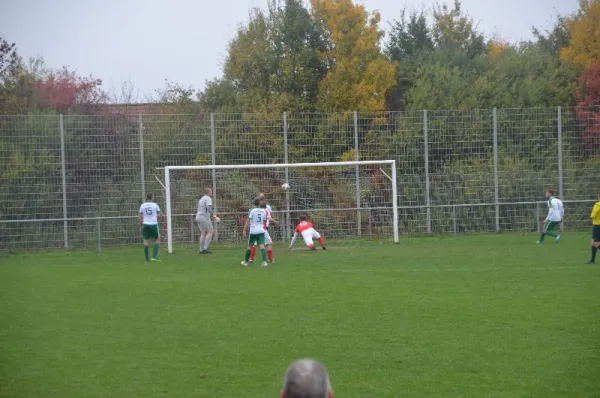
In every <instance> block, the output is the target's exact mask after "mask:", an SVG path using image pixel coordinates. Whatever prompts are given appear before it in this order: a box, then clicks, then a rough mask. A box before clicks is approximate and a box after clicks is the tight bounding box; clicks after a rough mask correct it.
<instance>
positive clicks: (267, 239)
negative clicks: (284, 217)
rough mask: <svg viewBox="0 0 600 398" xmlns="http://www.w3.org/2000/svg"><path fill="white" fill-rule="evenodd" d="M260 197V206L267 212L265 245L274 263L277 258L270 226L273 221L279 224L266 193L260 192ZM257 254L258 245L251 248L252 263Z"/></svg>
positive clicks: (268, 256) (268, 255)
mask: <svg viewBox="0 0 600 398" xmlns="http://www.w3.org/2000/svg"><path fill="white" fill-rule="evenodd" d="M258 198H259V199H260V201H261V204H260V207H262V208H264V209H265V210H266V212H267V219H266V220H265V246H266V248H267V258H268V259H269V262H271V263H272V262H274V261H275V259H274V258H273V239H271V234H269V226H270V225H271V222H273V223H274V224H277V222H276V221H275V220H274V219H273V210H272V209H271V206H269V205H268V204H267V199H266V197H265V194H264V193H262V192H261V193H259V194H258ZM255 255H256V245H254V246H252V249H251V250H250V262H251V263H253V262H254V256H255Z"/></svg>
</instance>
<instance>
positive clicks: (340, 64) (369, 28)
mask: <svg viewBox="0 0 600 398" xmlns="http://www.w3.org/2000/svg"><path fill="white" fill-rule="evenodd" d="M311 5H312V8H313V15H314V17H315V19H316V20H317V21H318V23H319V25H320V26H321V27H322V28H323V31H324V37H325V39H326V41H327V50H326V51H322V52H321V55H322V57H323V59H324V60H325V62H326V64H327V68H328V72H327V75H326V76H325V77H324V78H323V80H322V81H321V83H320V86H319V101H318V103H319V108H320V109H321V110H324V111H348V110H352V109H354V110H370V111H376V110H381V109H383V108H384V104H385V95H386V94H387V92H388V90H389V89H390V88H392V87H393V85H394V82H395V77H394V65H393V64H392V63H391V62H389V61H388V60H387V59H386V58H385V57H384V56H383V54H382V52H381V50H380V47H379V42H380V40H381V38H382V36H383V31H382V30H380V29H379V22H380V19H381V17H380V15H379V13H378V12H374V13H372V14H371V15H369V13H368V12H367V11H366V10H365V8H364V6H362V5H357V4H354V3H353V2H352V1H351V0H311Z"/></svg>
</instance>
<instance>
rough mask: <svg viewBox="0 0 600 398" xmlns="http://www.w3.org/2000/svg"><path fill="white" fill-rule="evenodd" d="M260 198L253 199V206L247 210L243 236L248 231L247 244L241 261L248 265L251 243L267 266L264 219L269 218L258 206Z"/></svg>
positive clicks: (264, 265) (263, 264) (263, 263)
mask: <svg viewBox="0 0 600 398" xmlns="http://www.w3.org/2000/svg"><path fill="white" fill-rule="evenodd" d="M260 204H261V200H260V199H259V198H256V199H254V208H253V209H251V210H250V211H249V212H248V219H247V220H246V225H244V238H245V237H246V234H248V232H249V237H248V246H247V247H246V256H245V258H244V261H242V265H243V266H247V265H248V260H249V259H250V252H251V249H252V245H254V244H257V245H258V248H259V249H260V253H261V255H262V260H263V261H262V266H263V267H266V266H267V251H266V249H265V220H268V219H270V217H268V216H267V212H266V210H265V209H264V208H261V207H260Z"/></svg>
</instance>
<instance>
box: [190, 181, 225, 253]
mask: <svg viewBox="0 0 600 398" xmlns="http://www.w3.org/2000/svg"><path fill="white" fill-rule="evenodd" d="M211 217H212V219H213V220H215V222H219V221H221V219H220V218H219V217H217V215H216V214H215V211H214V209H213V203H212V189H211V188H206V189H205V190H204V196H203V197H202V198H200V200H199V201H198V212H197V213H196V223H197V224H198V229H199V230H200V237H199V243H200V249H199V251H200V254H212V253H211V252H210V251H209V250H208V247H209V246H210V241H211V240H212V237H213V233H214V229H213V225H212V221H211Z"/></svg>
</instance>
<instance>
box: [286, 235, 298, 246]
mask: <svg viewBox="0 0 600 398" xmlns="http://www.w3.org/2000/svg"><path fill="white" fill-rule="evenodd" d="M296 239H298V232H294V236H293V237H292V241H291V242H290V246H289V247H288V250H292V246H294V243H296Z"/></svg>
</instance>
